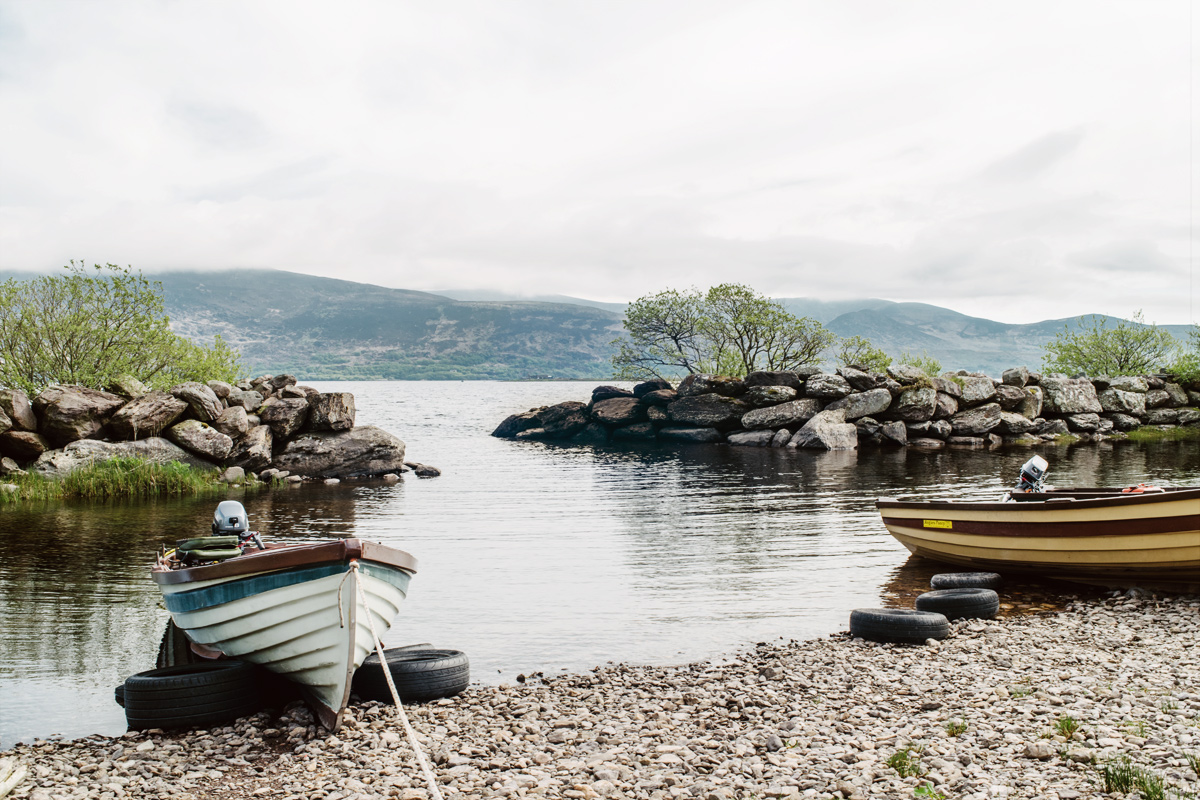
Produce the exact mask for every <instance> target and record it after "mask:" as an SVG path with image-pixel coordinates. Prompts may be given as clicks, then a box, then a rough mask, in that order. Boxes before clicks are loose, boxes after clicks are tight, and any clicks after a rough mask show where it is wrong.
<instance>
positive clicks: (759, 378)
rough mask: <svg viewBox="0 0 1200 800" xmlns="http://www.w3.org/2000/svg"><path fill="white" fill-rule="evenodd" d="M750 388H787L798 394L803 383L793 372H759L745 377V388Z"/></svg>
mask: <svg viewBox="0 0 1200 800" xmlns="http://www.w3.org/2000/svg"><path fill="white" fill-rule="evenodd" d="M751 386H787V387H788V388H791V389H795V390H796V391H797V392H799V391H800V390H801V389H802V388H803V387H804V381H803V380H801V379H800V376H799V375H797V374H796V373H795V372H787V371H767V370H759V371H757V372H751V373H750V374H749V375H747V376H746V388H747V389H749V388H750V387H751Z"/></svg>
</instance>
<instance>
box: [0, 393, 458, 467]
mask: <svg viewBox="0 0 1200 800" xmlns="http://www.w3.org/2000/svg"><path fill="white" fill-rule="evenodd" d="M109 388H110V390H111V391H99V390H97V389H90V388H87V387H83V386H51V387H49V388H47V389H45V390H44V391H42V392H41V393H40V394H38V395H37V397H34V398H33V399H32V400H30V399H29V397H28V396H27V395H26V394H25V393H24V392H22V391H21V390H19V389H0V476H3V475H12V474H19V473H21V472H23V471H26V470H28V471H32V472H35V473H38V474H41V475H44V476H47V477H52V478H53V477H60V476H62V475H64V474H66V473H68V472H70V471H72V470H74V469H76V468H78V467H79V466H81V465H84V464H88V463H91V462H94V461H102V460H105V459H110V458H117V457H139V458H144V459H146V460H149V461H152V462H156V463H166V462H172V461H173V462H179V463H183V464H187V465H188V466H191V467H195V468H198V469H217V468H218V467H226V468H227V469H226V473H225V479H226V480H227V481H229V482H231V483H232V482H238V481H241V480H242V479H244V477H245V475H246V474H247V473H251V474H254V475H256V476H258V477H259V478H260V479H262V480H264V481H270V480H273V479H274V480H288V481H292V482H298V481H302V480H313V479H324V480H336V479H341V478H347V477H364V476H387V475H392V476H397V477H398V476H399V475H400V473H403V472H407V471H409V470H413V471H415V472H416V473H417V475H418V476H420V477H433V476H435V475H437V474H439V473H438V471H437V469H436V468H434V467H429V466H427V465H423V464H417V463H413V462H405V460H404V450H405V445H404V442H403V441H401V440H400V439H398V438H396V437H395V436H393V435H392V434H390V433H387V432H386V431H382V430H380V429H379V428H375V427H373V426H369V425H364V426H358V427H356V426H355V407H354V395H353V394H351V393H349V392H318V391H317V390H316V389H314V388H312V387H310V386H303V385H300V384H298V383H297V382H296V378H295V377H294V376H292V375H263V376H261V377H258V378H255V379H253V380H248V381H242V382H240V383H238V384H237V385H232V384H228V383H224V382H222V381H209V382H208V383H198V382H189V383H181V384H179V385H178V386H174V387H172V388H171V389H170V391H166V392H163V391H156V390H151V389H148V388H147V387H146V386H144V385H142V384H141V383H140V382H138V381H137V380H135V379H133V378H128V377H127V378H123V379H120V380H118V381H116V382H114V384H113V385H112V386H110V387H109Z"/></svg>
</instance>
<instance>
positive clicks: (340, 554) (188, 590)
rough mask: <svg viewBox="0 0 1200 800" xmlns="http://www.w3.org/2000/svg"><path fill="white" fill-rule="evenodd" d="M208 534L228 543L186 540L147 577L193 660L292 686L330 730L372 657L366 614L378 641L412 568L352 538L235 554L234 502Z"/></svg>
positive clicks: (239, 532) (244, 540)
mask: <svg viewBox="0 0 1200 800" xmlns="http://www.w3.org/2000/svg"><path fill="white" fill-rule="evenodd" d="M234 507H236V508H234ZM231 521H232V524H230V523H231ZM214 534H231V535H227V536H221V535H217V536H212V537H203V538H200V539H195V540H190V541H189V542H187V543H184V544H182V545H181V547H180V548H177V549H176V550H174V551H168V552H167V553H164V555H163V556H161V557H160V558H159V559H158V561H157V562H156V563H155V565H154V568H153V570H152V571H151V576H152V577H153V579H154V582H155V583H156V584H158V588H159V589H160V590H161V591H162V593H163V600H164V602H165V603H166V607H167V611H169V612H170V614H171V618H172V620H174V622H175V624H176V625H177V626H178V627H179V628H180V629H182V630H183V631H184V632H185V633H186V634H187V636H188V638H189V639H191V641H192V642H194V643H195V644H196V645H198V646H199V647H198V648H197V649H199V650H201V651H204V650H207V651H210V653H211V655H214V656H215V655H218V654H222V655H225V656H229V657H230V658H238V659H242V660H244V661H249V662H252V663H254V664H258V665H260V666H263V667H265V668H266V669H269V670H271V671H272V672H276V673H278V674H280V675H282V676H284V677H286V678H289V679H290V680H292V681H295V682H296V683H297V684H299V685H300V686H301V688H303V689H304V690H305V693H306V694H307V695H308V697H309V699H310V700H311V701H313V704H314V705H315V707H316V711H317V713H318V716H319V717H320V719H321V722H322V724H324V725H325V726H326V727H327V728H330V729H331V730H336V729H337V727H338V726H339V725H340V723H341V712H342V710H343V709H344V708H345V707H346V703H347V701H348V699H349V696H350V680H351V678H352V677H353V675H354V670H355V669H357V668H358V666H359V665H361V664H362V662H363V659H364V658H366V656H367V654H368V653H370V652H371V650H373V649H374V645H373V643H372V641H371V628H370V624H369V622H368V613H369V614H370V618H371V619H372V621H373V622H374V626H375V630H376V632H377V633H378V634H379V635H380V636H381V637H382V636H383V635H384V633H385V632H386V631H387V630H388V628H390V627H391V624H392V620H394V619H395V617H396V614H397V613H398V612H399V609H400V602H401V601H402V600H403V599H404V597H405V594H406V593H407V591H408V582H409V580H410V579H411V578H412V575H413V574H414V573H415V572H416V565H417V562H416V559H414V558H413V557H412V556H410V555H409V554H408V553H405V552H403V551H401V550H396V549H394V548H391V547H387V546H385V545H381V544H376V543H375V542H368V541H362V540H360V539H339V540H336V541H331V542H321V543H317V544H300V545H267V546H262V545H261V544H260V545H259V547H260V548H261V549H259V550H247V551H246V552H245V553H244V554H242V551H243V549H244V548H246V546H247V545H248V544H249V542H250V541H251V540H252V538H254V537H253V534H252V533H251V532H250V531H249V526H248V525H247V524H246V522H245V511H244V510H243V509H242V507H241V504H240V503H236V502H233V501H226V502H224V503H221V504H220V506H218V511H217V515H216V517H215V519H214ZM248 534H249V535H248ZM185 545H187V546H185ZM360 586H361V589H362V592H361V594H360V591H359V589H360ZM363 597H365V599H366V605H365V606H364V603H363V599H362V598H363ZM214 651H215V652H214Z"/></svg>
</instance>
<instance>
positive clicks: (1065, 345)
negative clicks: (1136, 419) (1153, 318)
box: [1045, 311, 1177, 375]
mask: <svg viewBox="0 0 1200 800" xmlns="http://www.w3.org/2000/svg"><path fill="white" fill-rule="evenodd" d="M1109 321H1110V320H1109V318H1108V317H1097V316H1094V315H1093V316H1092V319H1091V322H1090V323H1088V322H1087V320H1086V319H1085V318H1084V317H1080V318H1079V325H1078V327H1079V330H1077V331H1073V330H1071V326H1070V325H1067V326H1064V328H1063V330H1062V332H1061V333H1059V334H1058V335H1057V336H1055V337H1054V339H1053V340H1052V341H1049V342H1047V343H1046V356H1045V366H1046V369H1047V370H1053V371H1056V372H1066V373H1075V372H1082V373H1083V374H1085V375H1140V374H1143V373H1147V372H1152V371H1154V370H1157V369H1160V368H1161V367H1162V366H1163V365H1164V363H1165V362H1166V360H1167V358H1168V357H1169V356H1170V355H1171V354H1172V353H1173V352H1174V351H1175V348H1176V344H1177V343H1176V341H1175V337H1173V336H1171V334H1170V333H1168V332H1167V331H1164V330H1162V329H1160V328H1158V327H1156V326H1154V325H1147V324H1146V323H1145V322H1143V321H1142V312H1141V311H1138V312H1137V313H1136V314H1134V315H1133V320H1132V322H1126V321H1125V320H1117V324H1116V327H1113V328H1109V327H1108V323H1109Z"/></svg>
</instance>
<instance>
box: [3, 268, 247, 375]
mask: <svg viewBox="0 0 1200 800" xmlns="http://www.w3.org/2000/svg"><path fill="white" fill-rule="evenodd" d="M65 269H66V270H67V274H65V275H62V274H59V275H47V276H41V277H37V278H33V279H30V280H24V281H22V280H17V279H15V278H10V279H9V280H7V281H5V282H4V283H0V385H4V386H10V387H14V388H19V389H23V390H24V391H26V392H27V393H29V394H31V395H33V394H37V393H38V392H40V391H41V390H42V389H44V388H45V387H46V386H49V385H51V384H56V383H66V384H78V385H81V386H90V387H93V388H103V387H104V386H105V385H106V384H108V383H109V382H110V381H112V380H113V379H114V378H116V377H118V376H120V375H123V374H129V375H133V376H134V377H136V378H137V379H139V380H141V381H142V382H143V383H146V384H148V385H150V386H152V387H156V388H166V387H169V386H173V385H174V384H176V383H179V382H181V381H185V380H200V381H205V380H225V381H236V380H237V379H238V378H239V377H240V375H241V371H242V368H241V364H240V363H239V354H238V353H237V351H235V350H233V349H232V348H230V347H229V346H228V345H226V344H225V342H224V341H222V339H221V337H220V336H218V337H216V339H215V340H214V342H213V344H212V346H209V347H205V346H203V345H199V344H195V343H193V342H190V341H188V340H187V339H184V338H183V337H181V336H178V335H177V334H175V333H174V332H172V331H171V328H170V321H169V320H168V319H167V316H166V314H165V313H164V311H163V298H162V285H161V284H159V283H158V282H154V283H151V282H150V281H148V280H146V278H144V277H142V274H141V273H140V272H134V271H133V270H132V269H131V268H130V267H118V266H116V265H115V264H108V265H105V266H100V265H99V264H96V265H94V267H93V268H92V269H91V270H88V268H87V267H86V266H85V265H84V264H83V263H78V264H77V263H75V262H74V261H72V262H71V264H70V266H68V267H66V268H65Z"/></svg>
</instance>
